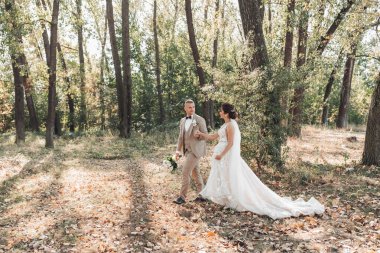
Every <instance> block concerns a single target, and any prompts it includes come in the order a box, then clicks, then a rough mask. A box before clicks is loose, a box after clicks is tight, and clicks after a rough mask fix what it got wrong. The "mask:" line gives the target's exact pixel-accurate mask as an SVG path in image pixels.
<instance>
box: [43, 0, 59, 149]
mask: <svg viewBox="0 0 380 253" xmlns="http://www.w3.org/2000/svg"><path fill="white" fill-rule="evenodd" d="M58 13H59V0H54V2H53V13H52V21H51V26H50V30H51V32H50V64H49V96H48V116H47V119H46V143H45V147H47V148H54V141H53V133H54V121H55V106H56V101H55V100H56V90H55V82H56V78H57V76H56V67H57V50H56V48H57V37H58Z"/></svg>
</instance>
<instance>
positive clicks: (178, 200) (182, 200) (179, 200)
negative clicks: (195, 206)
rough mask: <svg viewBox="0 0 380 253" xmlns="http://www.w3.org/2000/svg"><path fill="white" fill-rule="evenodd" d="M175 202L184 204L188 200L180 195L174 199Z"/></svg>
mask: <svg viewBox="0 0 380 253" xmlns="http://www.w3.org/2000/svg"><path fill="white" fill-rule="evenodd" d="M173 203H176V204H178V205H182V204H184V203H186V201H185V200H184V199H183V198H182V197H178V198H177V199H176V200H174V201H173Z"/></svg>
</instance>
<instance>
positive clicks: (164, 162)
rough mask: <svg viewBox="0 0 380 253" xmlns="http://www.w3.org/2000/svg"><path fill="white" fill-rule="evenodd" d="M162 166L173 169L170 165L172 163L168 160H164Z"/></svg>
mask: <svg viewBox="0 0 380 253" xmlns="http://www.w3.org/2000/svg"><path fill="white" fill-rule="evenodd" d="M162 165H163V166H164V167H165V168H168V169H169V168H171V167H172V164H171V163H170V161H168V160H163V161H162Z"/></svg>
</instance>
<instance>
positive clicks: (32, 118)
mask: <svg viewBox="0 0 380 253" xmlns="http://www.w3.org/2000/svg"><path fill="white" fill-rule="evenodd" d="M31 82H32V81H31V79H30V78H29V77H26V76H24V77H23V83H24V87H25V99H26V105H27V107H28V112H29V124H30V128H31V129H32V131H34V132H39V131H40V127H39V123H38V117H37V112H36V108H35V106H34V100H33V95H32V85H31Z"/></svg>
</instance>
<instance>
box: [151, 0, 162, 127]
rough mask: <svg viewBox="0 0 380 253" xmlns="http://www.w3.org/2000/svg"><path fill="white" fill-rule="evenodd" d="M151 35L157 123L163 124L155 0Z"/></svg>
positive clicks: (155, 2) (155, 1) (155, 0)
mask: <svg viewBox="0 0 380 253" xmlns="http://www.w3.org/2000/svg"><path fill="white" fill-rule="evenodd" d="M153 34H154V49H155V56H156V68H155V70H156V89H157V96H158V106H159V108H160V116H159V123H160V124H163V123H164V121H165V111H164V102H163V97H162V87H161V68H160V47H159V44H158V34H157V0H154V6H153Z"/></svg>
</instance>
